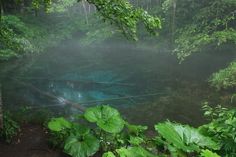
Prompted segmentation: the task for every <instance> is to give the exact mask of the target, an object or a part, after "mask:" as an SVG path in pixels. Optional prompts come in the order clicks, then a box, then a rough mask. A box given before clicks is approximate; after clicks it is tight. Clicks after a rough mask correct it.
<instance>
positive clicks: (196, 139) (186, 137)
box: [155, 122, 219, 152]
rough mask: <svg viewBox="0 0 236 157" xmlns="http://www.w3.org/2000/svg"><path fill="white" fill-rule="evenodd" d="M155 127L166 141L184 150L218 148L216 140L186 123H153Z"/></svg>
mask: <svg viewBox="0 0 236 157" xmlns="http://www.w3.org/2000/svg"><path fill="white" fill-rule="evenodd" d="M155 129H156V130H157V131H158V133H159V134H160V135H161V136H162V137H163V138H164V139H165V140H166V141H167V142H168V143H170V144H172V145H174V146H175V147H176V148H178V149H181V150H183V151H185V152H194V151H198V152H199V151H200V148H209V149H219V145H218V144H217V143H216V142H214V141H212V140H211V139H210V138H209V137H206V136H203V135H202V134H200V133H199V131H198V130H197V129H195V128H192V127H190V126H187V125H180V124H174V123H171V122H165V123H160V124H158V125H155Z"/></svg>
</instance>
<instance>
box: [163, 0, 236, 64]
mask: <svg viewBox="0 0 236 157" xmlns="http://www.w3.org/2000/svg"><path fill="white" fill-rule="evenodd" d="M167 1H169V0H167ZM167 4H169V3H167ZM177 6H178V7H177V8H176V9H177V10H176V14H177V15H176V21H175V22H176V23H175V24H176V27H175V26H174V27H175V28H177V29H176V30H175V32H174V35H175V37H176V40H175V44H176V48H175V50H174V52H175V53H177V56H178V58H179V59H180V60H184V59H185V58H186V57H187V56H189V55H191V54H192V53H194V52H199V51H201V50H202V49H203V48H204V47H206V46H209V45H211V46H214V47H217V46H220V45H222V44H224V43H232V44H234V45H235V44H236V30H235V22H234V21H235V7H236V3H235V2H233V1H231V0H230V1H229V0H223V1H222V0H208V1H203V0H200V1H197V0H193V1H189V2H187V3H185V2H181V1H177ZM169 9H172V7H169ZM172 13H173V10H172ZM180 14H181V16H180ZM182 15H183V16H182ZM172 16H173V15H172ZM169 25H173V23H170V24H169Z"/></svg>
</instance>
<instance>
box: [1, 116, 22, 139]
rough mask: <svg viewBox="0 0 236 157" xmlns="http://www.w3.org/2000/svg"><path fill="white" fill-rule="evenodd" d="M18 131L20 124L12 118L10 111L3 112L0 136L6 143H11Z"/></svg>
mask: <svg viewBox="0 0 236 157" xmlns="http://www.w3.org/2000/svg"><path fill="white" fill-rule="evenodd" d="M19 132H20V125H19V124H18V123H17V122H16V121H14V120H13V119H12V115H11V114H10V112H4V114H3V128H2V129H0V137H1V138H3V139H4V140H5V141H6V142H7V143H11V142H12V140H13V138H14V137H15V136H16V135H17V134H18V133H19Z"/></svg>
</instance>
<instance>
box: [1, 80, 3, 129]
mask: <svg viewBox="0 0 236 157" xmlns="http://www.w3.org/2000/svg"><path fill="white" fill-rule="evenodd" d="M2 128H3V101H2V86H1V84H0V129H2Z"/></svg>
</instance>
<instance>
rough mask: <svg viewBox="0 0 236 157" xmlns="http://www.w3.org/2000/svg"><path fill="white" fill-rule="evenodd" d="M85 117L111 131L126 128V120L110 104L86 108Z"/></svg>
mask: <svg viewBox="0 0 236 157" xmlns="http://www.w3.org/2000/svg"><path fill="white" fill-rule="evenodd" d="M84 117H85V118H86V119H87V120H88V121H89V122H92V123H96V124H97V126H99V127H100V128H101V129H103V130H104V131H106V132H109V133H119V132H120V131H121V130H122V129H123V128H124V120H123V119H122V118H121V116H120V113H119V112H118V111H117V110H116V109H114V108H111V107H109V106H96V107H92V108H89V109H87V110H86V112H85V114H84Z"/></svg>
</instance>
